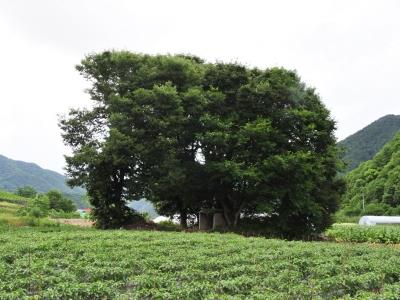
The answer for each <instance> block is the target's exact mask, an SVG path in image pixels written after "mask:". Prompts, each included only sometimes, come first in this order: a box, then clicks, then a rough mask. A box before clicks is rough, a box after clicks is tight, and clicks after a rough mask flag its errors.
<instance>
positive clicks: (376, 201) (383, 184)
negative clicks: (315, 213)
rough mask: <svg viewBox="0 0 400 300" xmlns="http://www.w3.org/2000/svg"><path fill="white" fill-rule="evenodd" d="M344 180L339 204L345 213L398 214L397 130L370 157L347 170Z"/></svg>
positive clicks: (399, 162)
mask: <svg viewBox="0 0 400 300" xmlns="http://www.w3.org/2000/svg"><path fill="white" fill-rule="evenodd" d="M346 179H347V191H346V194H345V195H344V197H343V201H342V205H343V208H344V209H345V210H347V213H348V214H352V213H353V214H357V213H361V214H363V212H365V213H366V214H388V215H390V214H399V213H400V133H397V134H396V136H395V138H394V139H393V140H392V141H390V142H389V143H387V144H386V145H385V146H384V147H383V148H382V149H381V150H380V151H379V152H378V154H376V155H375V156H374V158H373V159H372V160H369V161H366V162H364V163H363V164H361V165H360V166H359V167H358V168H356V169H354V170H353V171H351V172H350V173H348V174H347V176H346ZM363 200H364V203H365V209H364V210H363Z"/></svg>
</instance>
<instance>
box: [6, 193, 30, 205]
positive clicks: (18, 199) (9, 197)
mask: <svg viewBox="0 0 400 300" xmlns="http://www.w3.org/2000/svg"><path fill="white" fill-rule="evenodd" d="M0 201H5V202H10V203H16V204H27V203H28V201H30V199H29V198H25V197H23V196H19V195H16V194H13V193H10V192H6V191H3V190H0Z"/></svg>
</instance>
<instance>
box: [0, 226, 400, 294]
mask: <svg viewBox="0 0 400 300" xmlns="http://www.w3.org/2000/svg"><path fill="white" fill-rule="evenodd" d="M0 278H1V281H0V294H1V295H2V297H1V298H2V299H37V298H45V299H60V298H62V299H66V298H70V299H99V298H102V299H111V298H112V299H336V298H358V299H398V298H396V297H397V296H398V295H400V281H399V280H400V251H399V250H398V249H396V248H395V247H393V246H378V245H377V246H373V247H371V246H369V245H362V244H354V245H351V244H336V243H322V242H313V243H310V242H287V241H280V240H268V239H264V238H244V237H241V236H238V235H234V234H204V233H173V232H144V231H96V230H91V229H86V230H84V229H81V230H76V229H75V230H70V229H68V228H64V227H59V228H53V229H50V228H47V229H46V228H37V229H31V228H25V229H24V228H20V229H7V230H5V229H3V231H2V232H0Z"/></svg>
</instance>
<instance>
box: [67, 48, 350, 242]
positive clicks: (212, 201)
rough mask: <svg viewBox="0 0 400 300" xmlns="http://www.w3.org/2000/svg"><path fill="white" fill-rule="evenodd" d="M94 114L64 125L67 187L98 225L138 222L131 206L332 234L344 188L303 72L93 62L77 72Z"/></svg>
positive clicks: (181, 61)
mask: <svg viewBox="0 0 400 300" xmlns="http://www.w3.org/2000/svg"><path fill="white" fill-rule="evenodd" d="M77 68H78V70H79V71H80V72H81V74H82V75H83V76H84V77H85V78H87V79H88V80H90V82H91V83H92V86H91V89H90V91H89V93H90V95H91V98H92V100H93V101H94V106H93V108H92V109H90V110H71V111H70V113H69V115H68V116H66V117H65V118H63V119H62V120H61V122H60V126H61V128H62V130H63V138H64V141H65V142H66V144H67V145H69V146H70V147H71V148H72V151H73V154H72V155H71V156H68V157H67V171H68V175H69V177H70V181H69V182H70V184H71V185H84V186H85V187H86V189H87V191H88V194H89V196H90V199H91V203H92V205H93V206H94V211H93V213H94V216H95V217H96V218H97V222H96V224H97V225H98V226H100V227H102V228H109V227H119V226H121V225H123V224H126V223H128V222H130V219H131V217H132V216H131V212H130V209H129V208H127V205H126V204H127V201H128V200H129V199H139V198H142V197H144V198H146V199H148V200H150V201H152V202H153V203H155V205H156V206H157V209H158V210H159V212H160V213H161V214H167V215H168V214H169V215H172V214H175V213H178V214H180V216H181V223H182V226H185V225H186V220H187V217H188V215H190V214H194V213H197V212H198V211H199V210H200V208H201V207H215V208H219V209H222V210H223V214H224V217H225V220H226V222H227V224H228V226H229V227H236V226H237V225H238V223H239V219H240V215H241V213H246V214H252V213H255V212H262V213H267V214H268V215H269V216H271V218H275V219H276V220H275V221H274V222H272V223H273V224H275V226H277V228H279V229H280V230H281V231H282V232H284V233H287V234H292V235H297V234H305V233H310V232H312V231H321V230H322V229H323V228H325V227H326V226H327V225H329V224H330V214H331V213H332V212H333V211H335V210H336V208H337V205H338V198H339V194H340V191H341V187H342V184H341V182H340V181H338V180H336V179H335V176H336V174H337V169H338V159H337V151H336V141H335V138H334V135H333V131H334V128H335V126H334V122H333V121H332V119H331V118H330V115H329V112H328V110H327V109H326V108H325V107H324V105H323V104H322V103H321V101H320V99H319V97H318V96H317V94H316V93H315V91H314V90H313V89H310V88H308V87H306V86H305V85H304V84H303V83H302V82H301V80H300V78H299V77H298V76H297V74H296V73H295V72H292V71H288V70H285V69H280V68H272V69H266V70H259V69H249V68H246V67H244V66H242V65H239V64H222V63H217V64H206V63H204V62H203V61H202V60H201V59H199V58H197V57H191V56H182V55H178V56H149V55H140V54H133V53H130V52H125V51H122V52H104V53H100V54H93V55H89V56H88V57H87V58H86V59H84V60H83V61H82V62H81V64H80V65H79V66H78V67H77Z"/></svg>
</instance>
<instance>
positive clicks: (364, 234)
mask: <svg viewBox="0 0 400 300" xmlns="http://www.w3.org/2000/svg"><path fill="white" fill-rule="evenodd" d="M325 235H326V236H327V237H328V238H330V239H332V240H335V241H338V242H357V243H363V242H370V243H386V244H396V243H400V226H397V225H376V226H361V225H357V224H351V225H349V224H346V225H342V224H335V225H333V226H332V228H330V229H328V230H327V231H326V232H325Z"/></svg>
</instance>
